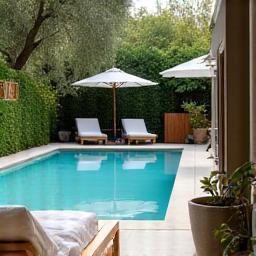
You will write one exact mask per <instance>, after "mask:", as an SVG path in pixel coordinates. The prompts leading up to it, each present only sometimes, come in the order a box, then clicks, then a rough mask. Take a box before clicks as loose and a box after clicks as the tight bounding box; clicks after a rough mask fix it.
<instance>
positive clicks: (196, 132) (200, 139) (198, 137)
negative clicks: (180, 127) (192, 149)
mask: <svg viewBox="0 0 256 256" xmlns="http://www.w3.org/2000/svg"><path fill="white" fill-rule="evenodd" d="M207 130H208V129H207V128H196V129H195V128H194V129H193V137H194V143H195V144H204V143H205V142H206V141H207V138H208V136H207Z"/></svg>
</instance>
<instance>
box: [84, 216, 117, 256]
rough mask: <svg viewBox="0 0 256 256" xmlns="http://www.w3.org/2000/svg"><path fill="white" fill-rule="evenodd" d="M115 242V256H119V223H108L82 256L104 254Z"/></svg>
mask: <svg viewBox="0 0 256 256" xmlns="http://www.w3.org/2000/svg"><path fill="white" fill-rule="evenodd" d="M112 240H113V247H114V254H113V255H114V256H119V223H118V221H108V222H107V223H106V224H104V225H103V226H102V228H101V229H100V230H99V232H98V234H97V235H96V237H95V238H94V239H93V240H92V241H91V242H90V243H89V245H88V246H87V247H86V248H85V249H84V251H83V252H82V255H81V256H98V255H101V253H103V252H104V250H105V249H106V248H107V247H108V245H109V243H110V242H111V241H112Z"/></svg>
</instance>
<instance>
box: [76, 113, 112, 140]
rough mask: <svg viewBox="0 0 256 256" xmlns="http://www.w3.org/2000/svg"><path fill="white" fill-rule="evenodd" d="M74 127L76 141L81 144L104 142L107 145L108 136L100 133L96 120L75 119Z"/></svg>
mask: <svg viewBox="0 0 256 256" xmlns="http://www.w3.org/2000/svg"><path fill="white" fill-rule="evenodd" d="M76 126H77V130H78V140H79V141H80V142H81V144H83V143H84V141H96V142H105V144H107V141H108V136H107V134H104V133H102V132H101V130H100V125H99V121H98V119H97V118H76Z"/></svg>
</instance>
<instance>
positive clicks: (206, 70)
mask: <svg viewBox="0 0 256 256" xmlns="http://www.w3.org/2000/svg"><path fill="white" fill-rule="evenodd" d="M210 62H211V63H210ZM213 65H214V63H212V61H210V60H209V54H207V55H203V56H200V57H198V58H195V59H192V60H190V61H188V62H184V63H182V64H180V65H177V66H175V67H173V68H170V69H167V70H164V71H162V72H160V74H161V75H162V76H163V77H176V78H202V77H209V78H210V77H214V69H213Z"/></svg>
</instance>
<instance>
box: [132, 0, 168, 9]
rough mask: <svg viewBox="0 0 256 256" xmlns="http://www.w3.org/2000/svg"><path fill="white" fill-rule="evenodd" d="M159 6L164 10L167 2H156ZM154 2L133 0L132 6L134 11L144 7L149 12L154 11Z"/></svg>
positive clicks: (166, 0) (152, 0)
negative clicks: (134, 8)
mask: <svg viewBox="0 0 256 256" xmlns="http://www.w3.org/2000/svg"><path fill="white" fill-rule="evenodd" d="M158 1H159V3H160V4H161V6H162V7H163V8H164V7H166V6H167V3H168V2H169V0H158ZM156 2H157V1H156V0H133V4H134V6H135V7H136V9H138V8H141V7H146V8H147V10H148V11H149V12H155V11H156Z"/></svg>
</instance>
